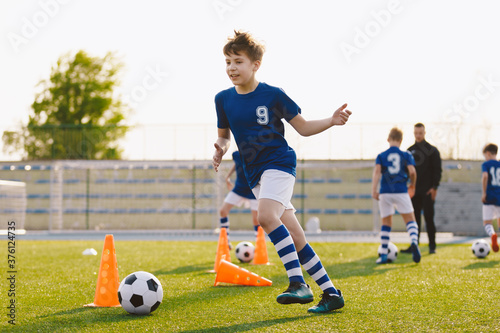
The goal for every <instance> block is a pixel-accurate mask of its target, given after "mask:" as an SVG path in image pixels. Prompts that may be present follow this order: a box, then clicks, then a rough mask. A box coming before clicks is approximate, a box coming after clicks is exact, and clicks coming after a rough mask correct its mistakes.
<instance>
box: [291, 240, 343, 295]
mask: <svg viewBox="0 0 500 333" xmlns="http://www.w3.org/2000/svg"><path fill="white" fill-rule="evenodd" d="M297 254H298V256H299V261H300V264H301V265H302V267H304V269H305V270H306V271H307V273H308V274H309V275H310V276H311V277H312V278H313V279H314V281H316V283H317V284H318V286H319V287H320V288H321V290H323V292H325V293H328V294H330V295H338V294H339V292H338V291H337V289H335V287H334V286H333V283H332V281H331V280H330V278H329V277H328V273H327V272H326V270H325V268H324V267H323V264H322V263H321V260H320V259H319V257H318V255H317V254H316V253H315V252H314V250H313V248H312V247H311V246H310V245H309V243H307V244H306V246H304V248H303V249H302V250H300V252H298V253H297Z"/></svg>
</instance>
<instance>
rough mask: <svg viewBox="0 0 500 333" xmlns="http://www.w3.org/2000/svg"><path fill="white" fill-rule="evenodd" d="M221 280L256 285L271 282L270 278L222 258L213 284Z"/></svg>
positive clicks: (263, 285) (269, 283)
mask: <svg viewBox="0 0 500 333" xmlns="http://www.w3.org/2000/svg"><path fill="white" fill-rule="evenodd" d="M221 282H226V283H232V284H241V285H244V286H257V287H265V286H270V285H272V284H273V283H272V282H271V280H268V279H266V278H263V277H261V276H258V275H257V274H255V273H252V272H250V271H248V270H246V269H244V268H241V267H239V266H238V265H235V264H233V263H230V262H228V261H226V260H224V259H221V261H220V266H219V271H218V272H217V276H216V277H215V283H214V286H217V285H219V283H221Z"/></svg>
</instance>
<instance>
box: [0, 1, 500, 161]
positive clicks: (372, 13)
mask: <svg viewBox="0 0 500 333" xmlns="http://www.w3.org/2000/svg"><path fill="white" fill-rule="evenodd" d="M498 13H500V2H498V1H497V0H482V1H473V0H441V1H431V0H400V1H396V0H383V1H380V0H376V1H375V0H357V1H327V0H316V1H305V0H302V1H291V0H274V1H265V0H191V1H181V0H176V1H160V0H149V1H141V2H139V1H129V0H125V1H124V0H108V1H97V0H86V1H83V0H38V1H35V0H24V1H17V0H2V1H1V2H0V22H1V23H0V24H1V26H0V35H1V36H2V38H1V42H0V43H1V44H0V73H1V75H0V93H1V101H2V104H1V106H2V107H1V108H0V117H1V119H2V121H1V123H0V131H2V132H3V130H5V129H12V128H14V126H15V125H16V124H18V123H20V122H21V121H22V122H26V120H27V116H28V113H29V110H30V104H31V103H32V102H33V98H34V93H35V85H36V84H37V83H38V82H39V81H40V80H41V79H46V78H48V77H49V74H50V69H51V66H53V65H54V64H55V62H56V61H57V59H58V58H59V57H60V56H61V55H63V54H65V53H67V52H69V51H71V52H76V51H77V50H80V49H83V50H85V51H87V52H88V53H90V54H91V55H98V56H103V55H104V54H105V53H106V52H108V51H115V52H117V54H118V55H119V56H120V57H121V58H122V59H123V61H124V62H125V64H126V69H125V72H124V74H123V78H122V82H123V83H122V86H121V90H120V92H121V93H122V94H123V95H125V96H128V100H129V102H130V104H131V105H132V106H133V107H134V109H135V112H134V114H133V115H131V117H130V120H129V124H133V125H144V126H142V127H141V128H142V130H141V131H140V132H136V133H135V134H132V135H131V136H130V138H129V139H128V140H129V141H128V142H127V143H126V156H127V157H128V158H132V159H142V158H149V159H167V158H171V153H172V152H171V151H172V150H176V151H177V155H176V156H177V157H178V158H179V157H181V158H182V157H183V156H187V157H188V158H191V157H195V158H206V156H202V155H207V152H208V154H209V155H211V147H212V143H213V141H214V140H215V133H216V125H215V124H216V115H215V108H214V103H213V99H214V96H215V94H216V93H217V92H219V91H220V90H223V89H226V88H228V87H229V86H230V85H231V83H230V81H229V79H228V78H227V77H226V74H225V64H224V57H223V55H222V51H221V50H222V47H223V45H224V43H225V41H226V38H227V36H229V35H231V34H232V31H233V29H243V30H248V31H250V32H252V33H253V34H254V35H255V36H256V37H257V38H259V39H260V40H262V41H264V42H265V44H266V47H267V51H266V53H265V55H264V61H263V65H262V67H261V69H260V70H259V72H258V74H257V78H258V79H259V80H260V81H264V82H267V83H269V84H271V85H275V86H279V87H282V88H283V89H284V90H285V91H286V92H287V93H288V95H290V97H291V98H292V99H293V100H295V101H296V102H297V103H298V104H299V106H301V108H302V112H303V115H304V117H305V118H306V119H316V118H324V117H327V116H329V115H330V114H331V112H333V111H334V110H335V109H336V108H337V107H338V106H340V105H341V104H343V103H344V102H347V103H349V109H351V110H352V111H353V116H352V117H351V120H350V122H349V125H351V127H350V128H349V127H348V126H346V127H344V128H342V129H334V132H333V134H332V133H326V134H322V135H321V136H319V137H317V138H313V139H304V140H303V139H300V140H299V139H295V138H294V137H291V139H290V141H291V142H295V144H296V145H298V146H299V148H301V152H300V154H299V157H305V158H318V157H320V158H321V157H323V158H336V157H344V158H345V157H346V156H347V155H348V154H347V155H346V152H347V153H349V152H353V151H354V152H355V154H354V155H353V156H362V157H365V158H366V157H369V158H371V157H374V155H375V154H376V153H378V152H379V150H381V149H384V148H385V147H386V142H385V137H386V135H387V133H388V131H389V129H390V128H391V127H392V126H394V125H399V126H401V127H403V129H404V130H405V133H406V136H405V141H404V143H403V146H407V145H409V144H411V142H412V141H413V136H412V135H411V129H412V127H411V124H413V123H415V122H418V121H421V122H424V123H427V124H429V125H428V128H427V129H428V139H429V141H431V142H433V143H434V144H437V145H438V146H439V144H441V145H443V147H444V146H446V145H447V144H448V145H449V144H450V142H449V141H450V140H449V139H448V136H449V135H451V134H449V133H451V132H452V131H453V130H454V129H455V128H456V127H457V126H459V125H460V124H461V126H464V127H467V126H469V127H467V130H466V131H465V130H464V131H462V132H459V133H461V134H460V135H459V136H465V137H464V139H463V140H462V141H465V142H468V141H470V140H469V138H470V137H471V136H473V137H476V138H477V142H475V141H474V142H473V144H472V146H473V147H470V148H469V149H472V150H474V149H475V147H477V146H478V145H479V148H478V150H480V148H481V146H482V145H483V144H484V143H485V141H496V142H497V143H498V144H500V135H499V134H497V133H500V64H499V59H500V43H499V42H498V32H500V20H499V19H498ZM374 123H376V124H381V125H373V124H374ZM176 124H183V126H181V127H179V129H178V130H177V132H179V131H180V132H183V133H184V134H186V133H189V135H187V138H186V135H184V136H182V135H180V134H178V135H174V134H172V131H173V128H174V127H173V125H176ZM195 125H196V126H195ZM471 125H472V127H471ZM210 126H213V132H211V131H212V128H211V127H210ZM188 128H191V129H188ZM200 128H203V130H199V129H200ZM183 129H185V130H183ZM375 129H376V130H375ZM152 132H158V133H157V135H158V136H157V137H156V139H151V138H149V139H148V141H147V142H144V141H143V140H144V138H146V137H147V136H148V135H151V134H150V133H152ZM167 132H168V133H169V135H170V136H163V137H162V136H161V134H162V133H167ZM193 133H203V135H198V136H196V135H193ZM443 133H445V134H443ZM453 133H454V132H453ZM464 133H465V134H464ZM193 138H194V141H200V142H201V143H200V142H196V144H193V143H190V144H185V145H184V144H183V141H185V140H191V141H193ZM325 140H328V145H329V146H336V145H338V146H339V147H340V146H342V147H345V148H344V150H342V149H340V148H339V149H340V150H335V149H336V148H335V149H334V148H331V149H330V150H329V152H328V153H322V152H321V151H315V152H314V153H313V151H314V149H312V148H307V147H309V146H311V147H317V146H318V144H319V145H321V143H322V142H323V143H324V142H325ZM171 141H175V143H172V142H171ZM359 141H363V142H361V143H360V142H359ZM2 145H3V144H2V143H0V148H1V146H2ZM172 145H174V146H175V147H174V148H169V149H167V150H170V152H169V153H167V152H163V151H164V150H165V147H172ZM308 145H309V146H308ZM462 145H463V143H462ZM195 146H203V147H204V148H203V152H201V153H198V152H195V151H194V150H193V152H192V153H191V151H190V149H194V147H195ZM233 148H235V145H234V144H233ZM134 149H135V150H134ZM179 150H182V151H183V153H184V154H181V153H179ZM359 150H363V153H358V151H359ZM337 151H338V156H332V155H335V154H336V153H335V152H337ZM308 152H311V153H310V154H309V153H308ZM332 152H333V153H332ZM476 155H477V154H476ZM476 155H474V156H476ZM479 156H480V155H479ZM13 158H14V157H9V156H5V155H4V154H2V153H1V152H0V160H11V159H13Z"/></svg>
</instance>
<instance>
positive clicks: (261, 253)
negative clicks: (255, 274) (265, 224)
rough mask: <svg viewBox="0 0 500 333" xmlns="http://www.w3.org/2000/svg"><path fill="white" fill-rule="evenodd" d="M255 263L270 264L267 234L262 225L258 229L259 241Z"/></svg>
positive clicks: (253, 262)
mask: <svg viewBox="0 0 500 333" xmlns="http://www.w3.org/2000/svg"><path fill="white" fill-rule="evenodd" d="M252 264H253V265H269V258H268V257H267V246H266V236H265V235H264V229H262V227H261V226H259V228H258V229H257V241H256V242H255V255H254V257H253V261H252Z"/></svg>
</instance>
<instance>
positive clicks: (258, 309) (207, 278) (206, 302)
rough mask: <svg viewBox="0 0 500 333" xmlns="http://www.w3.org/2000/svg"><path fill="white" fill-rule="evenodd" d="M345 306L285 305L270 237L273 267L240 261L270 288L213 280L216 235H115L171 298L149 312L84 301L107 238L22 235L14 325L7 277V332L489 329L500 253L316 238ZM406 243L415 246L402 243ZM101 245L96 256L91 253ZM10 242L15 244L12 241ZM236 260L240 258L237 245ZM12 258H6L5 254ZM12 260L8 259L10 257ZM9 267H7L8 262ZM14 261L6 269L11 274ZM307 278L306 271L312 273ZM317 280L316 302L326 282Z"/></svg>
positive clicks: (494, 321) (131, 262)
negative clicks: (179, 238)
mask: <svg viewBox="0 0 500 333" xmlns="http://www.w3.org/2000/svg"><path fill="white" fill-rule="evenodd" d="M312 245H313V247H314V248H315V250H316V252H317V253H318V254H319V255H320V257H321V259H322V261H323V264H324V265H325V267H326V269H327V271H328V273H329V274H330V276H332V277H333V278H334V284H335V285H336V286H337V287H338V288H339V289H341V290H342V292H343V294H344V297H345V300H346V305H345V307H344V308H343V309H341V310H340V311H337V312H334V313H331V314H326V315H312V314H308V313H307V308H308V307H309V306H310V305H286V306H285V305H280V304H278V303H277V302H276V301H275V298H276V296H277V295H278V294H279V293H280V292H281V291H283V290H284V289H286V287H287V286H288V279H287V278H286V273H285V271H284V268H283V266H282V265H281V262H280V260H279V258H278V256H277V254H276V252H275V250H274V247H273V246H272V244H271V243H268V253H269V259H270V261H271V262H272V263H274V265H271V266H250V265H248V264H245V265H241V266H243V267H245V268H248V269H249V270H251V271H253V272H255V273H257V274H259V275H261V276H263V277H266V278H269V279H271V280H272V281H273V286H271V287H243V286H235V285H222V286H218V287H213V283H214V279H215V275H214V274H211V273H207V272H206V271H207V270H209V269H211V268H213V263H214V258H215V250H216V246H217V245H216V243H215V242H153V241H150V242H145V241H118V240H116V239H115V246H116V253H117V259H118V268H119V274H120V278H124V277H125V276H126V275H128V274H130V273H132V272H134V271H138V270H144V271H149V272H151V273H153V274H154V275H156V276H157V277H158V278H159V280H160V281H161V283H162V285H163V289H164V299H163V303H162V304H161V306H160V307H159V308H158V310H156V311H155V312H153V313H152V314H151V315H148V316H133V315H129V314H127V313H126V312H125V311H124V310H123V309H122V308H85V307H83V305H84V304H87V303H91V302H92V301H93V297H94V292H95V286H96V280H97V271H98V269H99V263H100V256H101V251H102V246H103V242H95V241H71V242H70V241H27V240H26V241H24V240H18V241H17V242H16V246H17V248H16V251H17V252H16V257H17V258H16V260H17V262H16V264H17V267H18V273H17V276H16V301H17V313H16V323H17V325H16V326H15V327H12V325H9V324H8V323H7V320H8V319H7V317H6V315H5V312H6V306H7V298H6V297H4V295H5V294H7V291H6V289H7V287H8V286H7V282H6V279H5V278H3V279H2V280H3V282H2V297H1V299H2V303H3V304H2V309H3V310H2V312H3V313H2V322H1V326H0V330H1V331H2V332H3V331H10V330H13V331H19V332H108V333H109V332H125V331H128V332H143V331H148V332H214V333H215V332H250V331H252V332H338V331H346V332H361V331H381V332H388V331H394V332H438V331H449V332H461V331H467V332H490V331H498V324H499V322H498V319H499V318H500V302H499V298H498V296H499V291H500V282H499V279H500V274H499V272H500V270H499V268H500V254H498V253H492V254H490V255H489V256H488V257H487V258H486V259H483V260H481V259H476V258H475V257H474V256H473V255H472V253H471V251H470V246H469V245H450V246H444V245H443V246H440V247H438V253H437V254H436V255H432V256H429V255H427V248H426V247H423V258H422V262H421V263H420V264H414V263H413V262H412V261H411V256H410V255H403V254H400V256H399V258H398V260H397V262H396V263H394V264H390V265H385V266H377V265H375V259H376V250H377V247H378V244H344V243H313V244H312ZM397 245H398V247H399V248H400V249H401V248H403V247H405V246H406V245H407V244H397ZM89 247H93V248H95V249H96V250H97V251H98V255H97V256H83V255H82V251H83V250H84V249H85V248H89ZM3 248H4V249H6V248H7V244H6V243H3ZM232 259H233V262H236V259H235V257H234V251H233V252H232ZM4 262H5V261H4ZM4 265H5V264H4ZM3 267H5V266H3ZM6 271H7V269H6V268H4V272H6ZM305 275H306V276H307V273H305ZM306 281H307V282H308V283H309V284H310V285H311V286H312V288H313V292H314V294H315V297H316V298H315V302H314V303H313V304H316V303H317V301H318V300H319V294H320V289H319V287H317V285H316V284H315V283H314V281H313V280H312V279H311V278H309V277H308V276H307V277H306Z"/></svg>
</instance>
